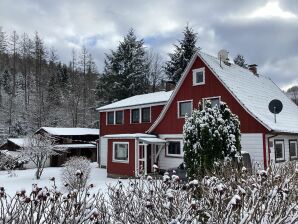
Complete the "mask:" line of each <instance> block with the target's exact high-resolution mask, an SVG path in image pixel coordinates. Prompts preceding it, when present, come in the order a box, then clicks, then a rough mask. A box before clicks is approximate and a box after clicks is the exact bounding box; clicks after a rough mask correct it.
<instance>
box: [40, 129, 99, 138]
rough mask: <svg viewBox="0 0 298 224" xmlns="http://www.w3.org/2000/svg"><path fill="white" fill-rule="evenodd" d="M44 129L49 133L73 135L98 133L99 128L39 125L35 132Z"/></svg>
mask: <svg viewBox="0 0 298 224" xmlns="http://www.w3.org/2000/svg"><path fill="white" fill-rule="evenodd" d="M41 130H44V131H45V132H47V133H49V134H50V135H59V136H61V135H62V136H63V135H65V136H74V135H99V129H95V128H60V127H41V128H40V129H39V130H38V131H37V132H39V131H41Z"/></svg>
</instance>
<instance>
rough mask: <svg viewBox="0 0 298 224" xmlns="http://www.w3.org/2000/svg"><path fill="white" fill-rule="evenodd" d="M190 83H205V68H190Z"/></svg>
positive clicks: (195, 84)
mask: <svg viewBox="0 0 298 224" xmlns="http://www.w3.org/2000/svg"><path fill="white" fill-rule="evenodd" d="M192 83H193V85H194V86H197V85H203V84H205V68H198V69H194V70H192Z"/></svg>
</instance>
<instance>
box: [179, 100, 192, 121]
mask: <svg viewBox="0 0 298 224" xmlns="http://www.w3.org/2000/svg"><path fill="white" fill-rule="evenodd" d="M191 111H192V101H191V100H189V101H180V102H178V117H179V118H182V117H185V115H186V114H187V115H188V116H190V115H191Z"/></svg>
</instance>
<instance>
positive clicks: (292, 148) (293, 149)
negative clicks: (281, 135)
mask: <svg viewBox="0 0 298 224" xmlns="http://www.w3.org/2000/svg"><path fill="white" fill-rule="evenodd" d="M289 154H290V160H294V159H297V158H298V152H297V141H296V140H290V141H289Z"/></svg>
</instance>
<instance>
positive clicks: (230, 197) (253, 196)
mask: <svg viewBox="0 0 298 224" xmlns="http://www.w3.org/2000/svg"><path fill="white" fill-rule="evenodd" d="M51 180H52V181H53V186H52V187H51V188H39V187H38V186H37V185H34V186H33V189H32V191H30V192H25V191H20V192H17V193H16V195H15V196H13V197H12V198H10V197H9V196H8V195H6V193H5V189H4V188H1V187H0V207H1V209H0V223H6V224H15V223H22V224H31V223H36V224H41V223H73V224H79V223H80V224H83V223H84V224H89V223H140V224H141V223H172V224H174V223H177V224H178V223H181V224H184V223H185V224H188V223H192V224H199V223H207V224H214V223H218V224H224V223H232V224H234V223H235V224H236V223H241V224H257V223H263V224H271V223H275V224H277V223H279V224H294V223H297V222H298V204H297V202H298V163H297V162H287V163H284V164H281V165H279V166H278V167H270V168H268V169H267V170H256V171H255V172H254V173H253V174H249V173H247V171H246V170H245V169H241V171H240V172H239V171H238V170H235V169H234V168H233V166H230V165H229V164H224V165H221V166H219V167H218V170H217V172H216V173H214V174H213V175H212V176H205V177H204V178H202V180H200V181H199V180H196V179H195V180H192V181H190V182H188V183H183V182H180V180H179V178H178V177H177V176H175V175H172V176H169V174H168V173H165V175H164V178H163V179H162V180H158V179H154V178H152V177H150V176H147V178H140V179H135V180H130V181H129V183H128V184H127V183H122V182H121V181H118V183H117V184H116V185H111V186H109V187H108V192H107V193H105V194H103V193H96V194H91V188H93V185H92V184H90V185H88V186H86V187H85V188H82V189H80V190H70V191H68V192H66V193H64V194H63V193H62V192H60V191H59V190H58V189H57V186H56V184H55V178H51ZM198 194H201V195H202V197H198Z"/></svg>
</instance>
